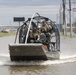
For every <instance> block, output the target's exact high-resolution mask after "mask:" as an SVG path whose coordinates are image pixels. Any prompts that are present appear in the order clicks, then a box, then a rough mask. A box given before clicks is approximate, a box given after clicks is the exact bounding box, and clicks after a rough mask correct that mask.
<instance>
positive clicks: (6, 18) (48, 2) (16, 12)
mask: <svg viewBox="0 0 76 75" xmlns="http://www.w3.org/2000/svg"><path fill="white" fill-rule="evenodd" d="M60 3H61V0H0V25H10V24H11V25H13V24H15V23H14V22H13V17H25V19H27V17H31V16H32V15H33V13H35V12H38V13H39V14H40V15H43V16H46V17H49V18H50V19H52V20H53V21H56V14H57V13H59V8H60Z"/></svg>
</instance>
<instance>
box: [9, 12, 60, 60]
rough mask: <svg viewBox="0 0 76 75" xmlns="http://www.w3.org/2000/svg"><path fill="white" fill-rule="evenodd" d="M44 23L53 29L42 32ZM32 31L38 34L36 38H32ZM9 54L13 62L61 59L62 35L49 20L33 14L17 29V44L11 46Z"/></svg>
mask: <svg viewBox="0 0 76 75" xmlns="http://www.w3.org/2000/svg"><path fill="white" fill-rule="evenodd" d="M43 21H46V22H47V24H48V25H50V26H51V27H52V29H51V30H50V31H47V32H41V31H40V28H41V26H42V22H43ZM31 31H32V32H33V34H34V33H36V32H37V33H38V34H36V38H30V35H31V34H30V32H31ZM33 34H32V35H33ZM38 36H39V37H38ZM47 36H49V37H47ZM33 37H34V36H33ZM9 54H10V60H11V61H20V60H21V61H24V60H53V59H59V57H60V35H59V30H58V28H57V26H56V25H55V23H54V22H53V21H52V20H50V19H49V18H47V17H44V16H41V15H39V14H38V13H35V14H33V16H32V17H31V18H28V20H26V21H25V22H24V23H23V25H21V26H20V27H19V28H18V29H17V33H16V37H15V42H14V43H13V44H9Z"/></svg>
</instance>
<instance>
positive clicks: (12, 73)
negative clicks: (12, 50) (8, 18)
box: [0, 36, 76, 75]
mask: <svg viewBox="0 0 76 75" xmlns="http://www.w3.org/2000/svg"><path fill="white" fill-rule="evenodd" d="M13 42H14V36H11V37H3V38H0V75H76V44H75V43H76V38H72V39H70V38H68V39H66V38H62V39H61V56H60V57H61V59H60V60H55V61H54V60H53V61H50V60H48V61H36V62H35V61H30V62H26V61H25V62H11V61H10V57H9V50H8V44H9V43H13Z"/></svg>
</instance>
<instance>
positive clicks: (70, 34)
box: [69, 0, 72, 37]
mask: <svg viewBox="0 0 76 75" xmlns="http://www.w3.org/2000/svg"><path fill="white" fill-rule="evenodd" d="M69 23H70V37H72V23H71V0H69Z"/></svg>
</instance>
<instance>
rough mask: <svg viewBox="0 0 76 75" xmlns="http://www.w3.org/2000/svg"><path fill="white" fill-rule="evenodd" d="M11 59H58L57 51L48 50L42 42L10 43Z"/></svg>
mask: <svg viewBox="0 0 76 75" xmlns="http://www.w3.org/2000/svg"><path fill="white" fill-rule="evenodd" d="M9 52H10V59H11V61H19V60H21V61H23V60H52V59H59V51H48V49H47V48H45V47H44V46H43V45H42V44H10V45H9Z"/></svg>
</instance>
